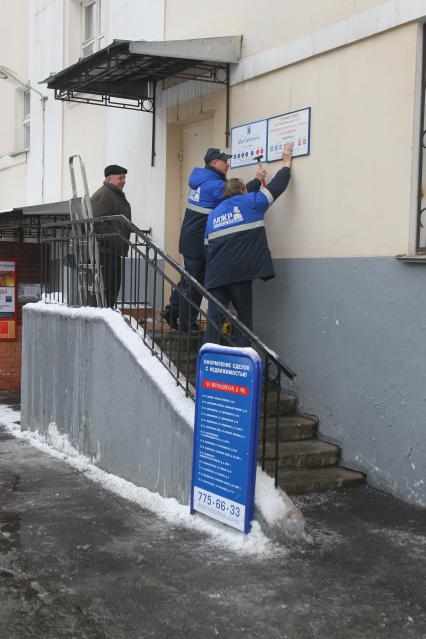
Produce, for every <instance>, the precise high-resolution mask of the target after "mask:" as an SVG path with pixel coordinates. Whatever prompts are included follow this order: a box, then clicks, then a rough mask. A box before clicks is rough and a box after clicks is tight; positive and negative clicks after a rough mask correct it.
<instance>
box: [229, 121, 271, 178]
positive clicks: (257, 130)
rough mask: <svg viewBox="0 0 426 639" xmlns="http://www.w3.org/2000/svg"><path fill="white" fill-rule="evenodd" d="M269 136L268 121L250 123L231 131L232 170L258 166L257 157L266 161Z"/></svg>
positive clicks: (233, 128)
mask: <svg viewBox="0 0 426 639" xmlns="http://www.w3.org/2000/svg"><path fill="white" fill-rule="evenodd" d="M267 135H268V125H267V120H257V121H256V122H248V123H247V124H241V125H240V126H234V127H232V129H231V156H232V157H231V169H235V168H238V167H240V166H248V165H249V164H257V160H256V156H258V155H263V158H262V161H263V162H264V161H265V159H266V158H265V156H266V143H267Z"/></svg>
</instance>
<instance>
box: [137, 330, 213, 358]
mask: <svg viewBox="0 0 426 639" xmlns="http://www.w3.org/2000/svg"><path fill="white" fill-rule="evenodd" d="M146 326H147V331H146V332H147V334H148V335H149V336H150V337H151V338H152V336H153V335H154V341H155V343H156V344H158V346H160V347H161V348H163V349H164V350H165V351H167V350H170V348H171V349H172V351H173V350H177V348H178V344H179V342H180V348H181V350H182V349H184V350H186V348H187V345H188V348H189V349H190V350H191V351H193V352H194V353H198V350H199V348H200V347H201V346H202V344H203V333H200V334H198V333H196V334H195V335H194V334H190V335H187V334H185V333H180V335H179V333H177V332H176V331H175V330H170V328H169V329H167V324H166V323H164V325H163V333H161V324H160V325H159V326H158V328H156V330H155V332H154V333H153V331H152V325H150V324H147V325H146Z"/></svg>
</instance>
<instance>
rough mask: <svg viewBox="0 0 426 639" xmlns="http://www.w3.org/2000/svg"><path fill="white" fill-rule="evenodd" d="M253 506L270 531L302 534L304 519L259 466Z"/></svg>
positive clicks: (297, 535) (296, 535) (294, 535)
mask: <svg viewBox="0 0 426 639" xmlns="http://www.w3.org/2000/svg"><path fill="white" fill-rule="evenodd" d="M254 501H255V506H256V508H257V510H258V512H259V513H260V515H261V517H262V518H263V520H264V522H263V523H264V524H266V526H267V527H268V529H269V530H270V531H271V532H272V533H279V532H284V533H285V534H286V535H288V536H290V537H300V536H303V533H304V528H305V520H304V517H303V515H302V513H301V512H300V510H299V509H298V508H297V506H296V505H295V504H294V503H293V502H292V501H291V499H290V498H289V497H288V495H287V494H286V493H285V492H284V491H283V490H281V488H275V482H274V479H273V478H272V477H270V476H269V475H268V474H267V473H265V471H263V470H262V469H261V468H260V466H258V467H257V470H256V492H255V497H254Z"/></svg>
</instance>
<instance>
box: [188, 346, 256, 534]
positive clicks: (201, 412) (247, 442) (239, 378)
mask: <svg viewBox="0 0 426 639" xmlns="http://www.w3.org/2000/svg"><path fill="white" fill-rule="evenodd" d="M262 372H263V371H262V361H261V359H260V357H259V355H258V354H257V353H256V351H254V350H253V349H251V348H242V349H239V348H231V347H229V346H217V345H216V344H205V345H204V346H203V347H202V348H201V350H200V353H199V355H198V361H197V383H196V402H195V426H194V451H193V462H192V486H191V514H193V513H194V512H196V511H197V512H200V513H203V514H204V515H207V516H209V517H212V518H213V519H217V520H219V521H221V522H223V523H225V524H228V525H229V526H232V527H234V528H237V529H238V530H241V531H244V532H245V533H248V532H249V531H250V527H251V520H252V519H253V512H254V491H255V482H256V464H257V442H258V435H259V419H260V399H261V392H262Z"/></svg>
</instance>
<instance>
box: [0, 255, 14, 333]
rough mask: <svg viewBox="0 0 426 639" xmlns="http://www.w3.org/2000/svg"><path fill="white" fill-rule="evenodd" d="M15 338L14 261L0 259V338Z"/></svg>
mask: <svg viewBox="0 0 426 639" xmlns="http://www.w3.org/2000/svg"><path fill="white" fill-rule="evenodd" d="M15 338H16V261H15V260H0V339H15Z"/></svg>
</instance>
